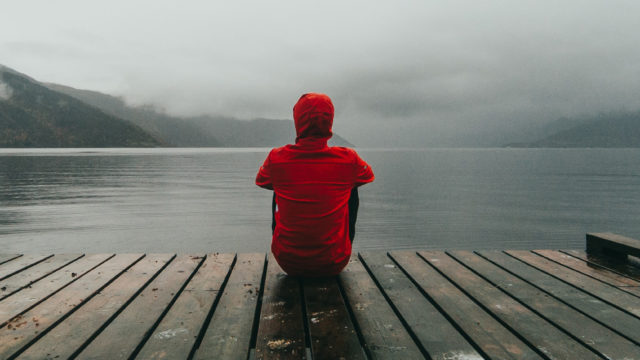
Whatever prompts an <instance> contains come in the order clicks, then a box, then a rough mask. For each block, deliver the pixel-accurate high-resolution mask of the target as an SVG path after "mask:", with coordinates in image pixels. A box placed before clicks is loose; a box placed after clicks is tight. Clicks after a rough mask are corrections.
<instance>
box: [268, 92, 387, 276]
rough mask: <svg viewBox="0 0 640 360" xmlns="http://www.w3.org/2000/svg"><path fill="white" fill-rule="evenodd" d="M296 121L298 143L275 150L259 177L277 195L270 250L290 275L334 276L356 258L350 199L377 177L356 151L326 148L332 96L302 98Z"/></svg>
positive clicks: (320, 95) (299, 102) (297, 108)
mask: <svg viewBox="0 0 640 360" xmlns="http://www.w3.org/2000/svg"><path fill="white" fill-rule="evenodd" d="M294 120H295V125H296V133H297V138H296V143H295V145H287V146H283V147H280V148H276V149H273V150H272V151H271V152H270V153H269V155H268V156H267V159H266V160H265V162H264V164H263V166H262V167H261V168H260V171H259V172H258V175H257V177H256V184H257V185H259V186H261V187H264V188H267V189H273V190H274V191H275V199H276V204H277V206H276V211H275V229H274V233H273V242H272V245H271V250H272V252H273V254H274V257H275V258H276V260H277V261H278V263H279V264H280V266H281V267H282V268H283V270H285V271H286V272H287V273H288V274H290V275H300V276H326V275H335V274H337V273H339V272H340V271H341V270H342V269H343V268H344V267H345V266H346V264H347V263H348V262H349V257H350V256H351V242H350V239H349V230H350V229H349V197H350V195H351V193H352V190H353V189H354V188H355V187H357V186H359V185H362V184H365V183H368V182H371V181H373V179H374V175H373V172H372V170H371V168H370V167H369V165H367V163H365V162H364V161H363V160H362V159H360V157H359V156H358V154H357V153H356V152H355V151H354V150H352V149H348V148H343V147H328V146H327V140H328V139H329V138H330V137H331V135H332V134H331V126H332V124H333V105H332V104H331V100H330V99H329V97H327V96H326V95H323V94H305V95H303V96H302V97H301V98H300V100H298V103H297V104H296V106H295V107H294Z"/></svg>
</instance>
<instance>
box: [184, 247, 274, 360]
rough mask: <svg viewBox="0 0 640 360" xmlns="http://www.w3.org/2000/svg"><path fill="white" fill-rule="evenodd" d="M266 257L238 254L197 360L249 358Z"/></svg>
mask: <svg viewBox="0 0 640 360" xmlns="http://www.w3.org/2000/svg"><path fill="white" fill-rule="evenodd" d="M265 258H266V256H265V254H264V253H261V254H238V258H237V259H236V264H235V266H234V267H233V271H232V272H231V276H230V277H229V280H228V281H227V284H226V286H225V287H224V293H223V294H222V297H221V298H220V302H219V303H218V305H217V306H216V308H215V309H214V313H213V318H212V319H211V322H209V324H208V326H207V329H206V331H205V333H204V336H203V338H202V342H201V343H200V346H199V347H198V349H197V350H196V353H195V357H194V358H195V359H211V358H220V359H247V357H248V356H249V346H250V341H251V336H252V329H253V324H254V320H255V315H256V306H257V304H258V295H259V293H260V288H261V287H262V284H261V283H262V275H263V272H264V265H265Z"/></svg>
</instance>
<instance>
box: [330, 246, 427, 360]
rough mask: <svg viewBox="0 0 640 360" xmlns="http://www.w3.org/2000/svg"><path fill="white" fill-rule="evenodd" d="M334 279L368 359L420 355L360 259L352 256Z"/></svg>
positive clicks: (421, 356)
mask: <svg viewBox="0 0 640 360" xmlns="http://www.w3.org/2000/svg"><path fill="white" fill-rule="evenodd" d="M338 279H339V281H340V284H341V285H342V288H343V289H344V292H345V297H346V299H347V302H348V305H349V307H350V309H351V312H352V313H353V314H354V317H355V319H356V323H357V325H358V328H359V329H360V332H361V334H362V338H363V340H364V344H363V346H364V348H365V351H366V352H367V354H368V355H369V358H370V359H420V358H423V357H424V355H423V354H422V352H421V351H420V349H419V348H418V346H417V345H416V344H415V342H414V341H413V340H412V339H411V336H410V335H409V333H408V332H407V330H406V329H405V328H404V326H403V325H402V323H401V322H400V320H399V319H398V317H397V316H396V314H395V313H394V312H393V309H392V308H391V306H390V305H389V303H387V300H386V299H385V298H384V296H383V295H382V293H381V292H380V289H378V287H377V286H376V284H375V283H374V281H373V279H371V277H370V276H369V274H368V273H367V270H366V269H365V268H364V266H362V263H361V262H360V260H358V259H357V258H355V257H352V258H351V261H349V265H348V266H347V268H346V269H345V270H344V271H343V272H342V273H341V274H340V276H339V278H338Z"/></svg>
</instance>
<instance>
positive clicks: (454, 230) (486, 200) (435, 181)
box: [0, 149, 640, 252]
mask: <svg viewBox="0 0 640 360" xmlns="http://www.w3.org/2000/svg"><path fill="white" fill-rule="evenodd" d="M267 151H268V150H267V149H104V150H102V149H91V150H37V149H28V150H7V149H2V150H0V184H1V187H0V247H1V248H2V249H3V252H15V251H19V252H25V251H27V252H38V251H46V252H48V251H55V252H74V251H76V252H77V251H86V252H109V251H117V252H134V251H145V252H146V251H153V252H170V251H177V252H209V251H266V250H267V249H268V248H269V242H270V192H268V191H265V190H262V189H259V188H257V187H256V186H254V185H253V179H254V176H255V171H256V170H257V168H258V166H259V165H260V164H261V163H262V161H263V160H264V157H265V156H266V153H267ZM360 153H361V155H362V156H363V157H364V158H365V159H366V160H367V161H368V162H369V163H370V164H371V165H372V167H373V168H374V171H375V173H376V177H377V179H376V182H374V183H373V184H370V185H367V186H365V187H363V188H362V189H361V191H360V195H361V196H360V197H361V214H360V215H359V221H358V231H357V236H356V240H355V246H356V247H357V248H359V249H403V248H432V249H444V248H448V249H490V248H514V249H517V248H582V247H583V246H584V233H585V232H588V231H596V232H604V231H611V232H618V233H622V234H625V235H628V236H632V237H640V224H639V223H638V222H637V219H638V218H640V192H639V191H637V189H638V188H639V187H640V151H639V150H635V149H627V150H625V149H621V150H596V149H594V150H588V149H587V150H584V149H583V150H536V149H522V150H516V149H479V150H473V149H468V150H465V149H429V150H405V151H381V150H369V151H367V150H360Z"/></svg>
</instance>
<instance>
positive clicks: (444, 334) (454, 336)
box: [360, 252, 482, 360]
mask: <svg viewBox="0 0 640 360" xmlns="http://www.w3.org/2000/svg"><path fill="white" fill-rule="evenodd" d="M360 256H361V260H362V261H363V263H364V265H365V266H366V267H367V268H368V269H369V271H370V272H371V273H372V275H373V277H374V278H375V279H376V280H377V282H378V284H380V286H381V287H382V290H383V291H384V292H385V293H386V295H387V297H388V298H389V299H390V301H391V302H392V303H393V305H394V306H395V308H396V309H397V310H398V312H399V313H400V315H401V316H402V318H403V319H404V322H405V323H406V324H407V325H408V326H409V328H410V331H411V332H413V334H415V336H416V338H417V339H418V341H419V342H420V343H421V346H422V347H423V348H424V349H425V350H426V352H427V353H428V354H429V356H430V357H431V358H432V359H443V360H444V359H450V358H455V357H456V356H459V357H460V356H467V357H468V358H472V359H476V358H477V359H481V358H482V357H481V356H480V354H478V352H477V351H476V350H475V349H474V348H473V346H472V345H471V344H469V342H467V340H466V339H465V338H464V337H463V336H462V335H461V334H460V333H459V332H458V330H456V328H455V327H454V326H453V325H452V324H451V323H450V322H449V320H447V319H446V318H445V317H444V316H443V315H442V314H441V313H440V311H439V310H438V309H436V308H435V307H434V306H433V304H431V302H429V300H428V299H427V298H425V297H424V296H423V295H422V293H421V292H420V291H419V290H418V289H417V288H416V287H415V285H414V284H413V283H412V282H411V280H409V279H408V278H407V277H406V276H405V274H404V273H403V272H402V271H401V270H400V269H399V268H398V267H397V266H396V265H395V264H394V262H393V260H391V259H390V258H389V257H388V256H387V255H386V254H384V253H381V252H363V253H360Z"/></svg>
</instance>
